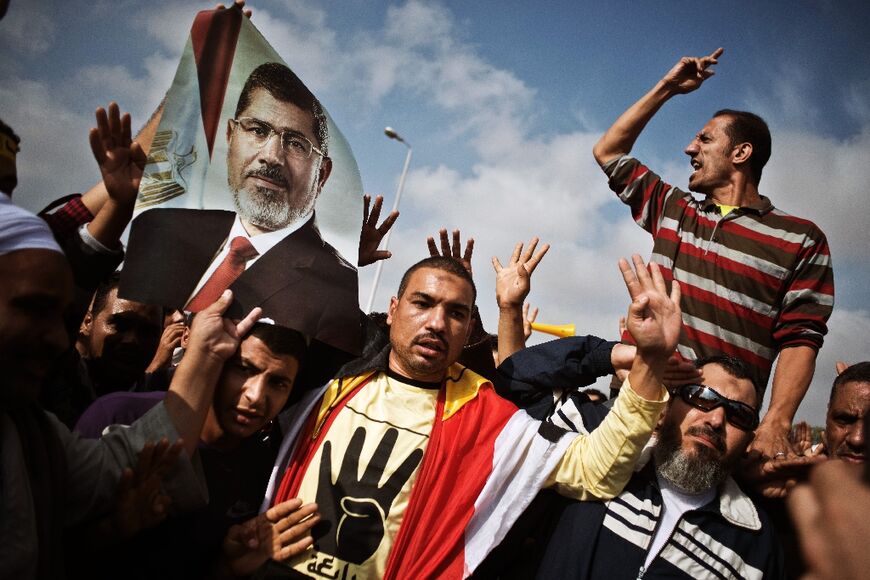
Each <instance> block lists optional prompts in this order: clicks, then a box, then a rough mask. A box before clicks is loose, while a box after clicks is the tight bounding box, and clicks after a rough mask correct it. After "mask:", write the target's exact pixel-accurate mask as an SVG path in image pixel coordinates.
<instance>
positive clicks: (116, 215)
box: [87, 182, 133, 248]
mask: <svg viewBox="0 0 870 580" xmlns="http://www.w3.org/2000/svg"><path fill="white" fill-rule="evenodd" d="M101 183H102V182H101ZM132 217H133V204H132V203H129V204H127V203H118V202H116V201H115V200H113V199H108V200H107V201H106V202H105V203H104V204H103V205H102V207H101V208H100V211H99V212H97V214H96V215H95V216H94V219H93V221H91V223H89V224H88V226H87V228H88V233H90V234H91V235H92V236H93V237H94V238H95V239H96V240H97V241H98V242H100V243H101V244H103V245H104V246H106V247H107V248H117V247H118V246H119V245H120V241H121V234H123V233H124V229H125V228H126V227H127V224H128V223H130V219H131V218H132Z"/></svg>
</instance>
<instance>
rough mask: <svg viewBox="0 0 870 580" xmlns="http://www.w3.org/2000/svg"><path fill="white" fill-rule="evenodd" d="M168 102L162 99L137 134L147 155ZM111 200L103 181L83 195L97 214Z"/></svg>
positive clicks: (87, 203)
mask: <svg viewBox="0 0 870 580" xmlns="http://www.w3.org/2000/svg"><path fill="white" fill-rule="evenodd" d="M165 103H166V98H165V97H164V98H163V100H162V101H160V105H158V106H157V109H156V110H155V111H154V112H153V113H152V114H151V118H150V119H148V122H147V123H145V126H144V127H142V129H140V130H139V132H138V133H137V134H136V139H135V141H136V143H138V144H139V146H140V147H141V149H142V151H143V152H144V153H145V155H146V156H147V155H148V153H149V152H150V151H151V142H152V141H153V140H154V135H155V134H156V133H157V127H158V126H159V125H160V119H161V118H162V117H163V105H164V104H165ZM108 200H109V191H108V190H107V189H106V184H105V183H104V182H103V181H100V182H99V183H97V184H95V185H94V186H93V187H92V188H90V189H89V190H88V191H86V192H85V193H84V194H83V195H82V203H83V204H85V207H87V208H88V211H90V212H91V214H93V215H94V216H96V215H97V214H98V213H99V212H100V210H101V209H102V208H103V206H104V205H105V204H106V202H107V201H108Z"/></svg>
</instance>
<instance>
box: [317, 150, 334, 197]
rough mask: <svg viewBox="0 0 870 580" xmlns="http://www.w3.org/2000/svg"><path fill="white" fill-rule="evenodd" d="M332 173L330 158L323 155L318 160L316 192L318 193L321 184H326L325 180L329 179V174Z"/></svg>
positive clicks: (321, 186) (321, 188)
mask: <svg viewBox="0 0 870 580" xmlns="http://www.w3.org/2000/svg"><path fill="white" fill-rule="evenodd" d="M330 173H332V159H330V158H329V157H324V158H323V160H322V161H321V162H320V170H319V171H318V175H317V194H318V195H320V192H321V190H323V186H324V185H326V180H327V179H329V174H330Z"/></svg>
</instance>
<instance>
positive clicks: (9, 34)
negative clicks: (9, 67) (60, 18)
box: [0, 2, 57, 55]
mask: <svg viewBox="0 0 870 580" xmlns="http://www.w3.org/2000/svg"><path fill="white" fill-rule="evenodd" d="M56 39H57V24H56V23H55V20H54V18H52V15H51V10H49V8H48V7H47V6H38V5H34V4H32V3H27V2H12V3H11V5H10V6H9V11H8V12H7V13H6V16H5V17H4V18H3V20H2V21H0V46H3V47H4V50H6V49H8V50H11V51H13V52H15V53H18V54H23V55H36V54H42V53H44V52H46V51H47V50H49V49H50V48H51V47H52V46H53V45H54V42H55V40H56Z"/></svg>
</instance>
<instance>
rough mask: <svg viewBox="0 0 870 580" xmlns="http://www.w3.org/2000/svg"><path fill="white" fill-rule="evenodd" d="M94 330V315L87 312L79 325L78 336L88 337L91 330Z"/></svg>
mask: <svg viewBox="0 0 870 580" xmlns="http://www.w3.org/2000/svg"><path fill="white" fill-rule="evenodd" d="M93 328H94V315H93V313H92V312H91V311H90V310H88V312H87V313H86V314H85V317H84V319H83V320H82V323H81V324H80V325H79V335H81V336H90V335H91V330H92V329H93Z"/></svg>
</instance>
